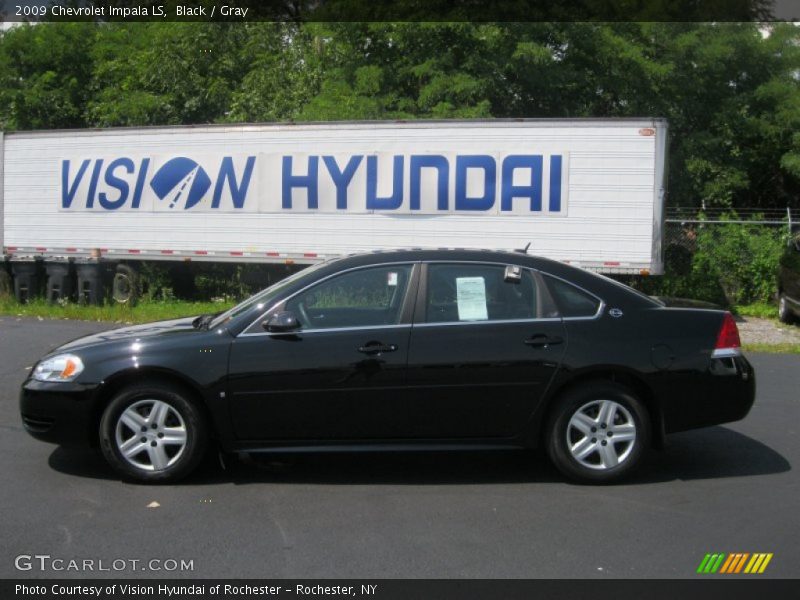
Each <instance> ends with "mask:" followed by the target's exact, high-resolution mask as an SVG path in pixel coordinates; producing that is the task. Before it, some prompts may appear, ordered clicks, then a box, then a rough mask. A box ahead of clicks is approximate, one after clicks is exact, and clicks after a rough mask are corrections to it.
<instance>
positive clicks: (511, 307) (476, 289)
mask: <svg viewBox="0 0 800 600" xmlns="http://www.w3.org/2000/svg"><path fill="white" fill-rule="evenodd" d="M519 273H520V278H519V279H518V280H508V281H507V280H506V267H504V266H501V265H477V264H430V265H428V281H427V298H426V306H425V321H426V322H428V323H456V322H463V321H502V320H515V319H534V318H536V315H537V301H538V294H537V293H536V292H537V290H536V282H535V281H534V279H533V277H532V275H531V273H530V271H528V270H527V269H521V270H520V271H519Z"/></svg>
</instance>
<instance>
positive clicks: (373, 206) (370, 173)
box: [367, 156, 403, 210]
mask: <svg viewBox="0 0 800 600" xmlns="http://www.w3.org/2000/svg"><path fill="white" fill-rule="evenodd" d="M393 166H394V173H393V177H392V195H391V196H387V197H385V198H380V197H378V157H377V156H368V157H367V210H396V209H398V208H400V205H401V204H402V203H403V157H402V156H395V157H394V160H393Z"/></svg>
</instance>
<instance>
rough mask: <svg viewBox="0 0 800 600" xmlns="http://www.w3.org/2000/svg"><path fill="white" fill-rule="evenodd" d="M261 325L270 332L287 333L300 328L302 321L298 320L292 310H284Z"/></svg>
mask: <svg viewBox="0 0 800 600" xmlns="http://www.w3.org/2000/svg"><path fill="white" fill-rule="evenodd" d="M261 326H262V327H263V328H264V330H265V331H267V332H268V333H285V332H287V331H294V330H295V329H300V321H298V320H297V317H295V316H294V313H293V312H292V311H289V310H282V311H280V312H276V313H275V314H273V315H272V316H271V317H270V318H269V319H267V320H266V321H264V322H263V323H262V324H261Z"/></svg>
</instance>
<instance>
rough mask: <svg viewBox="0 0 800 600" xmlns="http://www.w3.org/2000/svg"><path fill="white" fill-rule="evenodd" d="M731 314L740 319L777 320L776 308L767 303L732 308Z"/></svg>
mask: <svg viewBox="0 0 800 600" xmlns="http://www.w3.org/2000/svg"><path fill="white" fill-rule="evenodd" d="M733 312H734V313H736V314H737V315H740V316H742V317H759V318H761V319H772V320H777V319H778V307H777V306H775V305H774V304H769V303H767V302H756V303H754V304H742V305H738V306H734V307H733Z"/></svg>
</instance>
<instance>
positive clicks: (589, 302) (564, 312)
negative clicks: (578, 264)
mask: <svg viewBox="0 0 800 600" xmlns="http://www.w3.org/2000/svg"><path fill="white" fill-rule="evenodd" d="M544 279H545V281H546V282H547V287H548V289H549V290H550V293H551V294H552V295H553V299H554V300H555V302H556V304H557V305H558V309H559V311H560V312H561V316H562V317H593V316H595V315H596V314H597V311H598V310H600V300H598V299H597V298H595V297H594V296H592V295H590V294H587V293H586V292H584V291H583V290H581V289H579V288H576V287H575V286H574V285H571V284H569V283H567V282H566V281H562V280H561V279H556V278H555V277H549V276H545V278H544Z"/></svg>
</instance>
